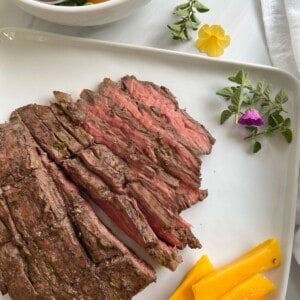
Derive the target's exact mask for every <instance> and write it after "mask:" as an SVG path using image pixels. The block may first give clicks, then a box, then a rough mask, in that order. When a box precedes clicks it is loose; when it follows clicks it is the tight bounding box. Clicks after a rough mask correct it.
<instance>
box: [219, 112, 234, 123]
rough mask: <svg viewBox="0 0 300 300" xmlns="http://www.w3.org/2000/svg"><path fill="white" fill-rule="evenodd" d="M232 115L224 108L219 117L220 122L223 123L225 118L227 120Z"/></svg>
mask: <svg viewBox="0 0 300 300" xmlns="http://www.w3.org/2000/svg"><path fill="white" fill-rule="evenodd" d="M232 115H233V113H232V112H231V111H230V110H224V111H223V112H222V113H221V118H220V123H221V124H223V123H224V122H225V121H226V120H228V119H229V118H230V117H231V116H232Z"/></svg>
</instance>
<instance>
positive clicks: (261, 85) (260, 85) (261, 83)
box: [256, 80, 264, 94]
mask: <svg viewBox="0 0 300 300" xmlns="http://www.w3.org/2000/svg"><path fill="white" fill-rule="evenodd" d="M263 89H264V81H263V80H260V81H259V82H258V83H257V86H256V90H257V92H258V93H259V94H262V93H263Z"/></svg>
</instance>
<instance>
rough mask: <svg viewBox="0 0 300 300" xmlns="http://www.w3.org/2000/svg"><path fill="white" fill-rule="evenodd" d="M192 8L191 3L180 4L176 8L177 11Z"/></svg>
mask: <svg viewBox="0 0 300 300" xmlns="http://www.w3.org/2000/svg"><path fill="white" fill-rule="evenodd" d="M189 6H190V4H189V2H187V3H183V4H179V5H177V6H176V7H175V10H179V9H186V8H188V7H189Z"/></svg>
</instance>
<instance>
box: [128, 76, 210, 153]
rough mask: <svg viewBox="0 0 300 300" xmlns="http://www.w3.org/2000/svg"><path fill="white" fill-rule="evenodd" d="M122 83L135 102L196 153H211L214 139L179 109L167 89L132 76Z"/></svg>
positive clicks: (200, 125)
mask: <svg viewBox="0 0 300 300" xmlns="http://www.w3.org/2000/svg"><path fill="white" fill-rule="evenodd" d="M122 83H123V85H124V88H125V89H126V90H127V91H128V93H129V94H130V95H131V96H132V97H133V98H134V99H135V100H136V101H138V102H142V103H144V104H145V105H147V106H149V107H150V108H152V110H153V111H154V112H156V113H157V114H158V115H159V117H160V118H161V119H163V120H164V121H165V122H166V123H167V124H168V125H170V126H172V128H173V129H174V130H175V131H176V132H177V133H178V134H179V135H180V136H181V137H186V139H188V141H189V142H190V144H191V146H192V147H191V149H194V150H195V151H196V153H199V154H209V153H210V152H211V149H212V145H213V144H214V142H215V139H214V138H213V137H212V136H211V134H210V133H209V132H208V131H207V129H206V128H205V127H204V126H203V125H202V124H200V123H198V122H197V121H196V120H194V119H193V118H191V117H190V116H189V115H188V114H187V113H186V112H185V111H184V110H182V109H180V108H179V106H178V102H177V100H176V98H175V96H174V95H173V94H172V93H171V92H170V91H169V90H168V89H167V88H165V87H159V86H157V85H155V84H154V83H152V82H145V81H139V80H137V79H136V78H135V77H134V76H125V77H123V78H122Z"/></svg>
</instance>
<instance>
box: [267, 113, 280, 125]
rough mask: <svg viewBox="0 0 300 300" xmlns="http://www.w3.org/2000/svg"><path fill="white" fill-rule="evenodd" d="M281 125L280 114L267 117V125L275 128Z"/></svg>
mask: <svg viewBox="0 0 300 300" xmlns="http://www.w3.org/2000/svg"><path fill="white" fill-rule="evenodd" d="M281 123H283V117H282V116H281V115H280V114H278V113H274V114H271V115H269V117H268V124H269V125H270V126H271V127H275V126H277V125H279V124H281Z"/></svg>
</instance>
